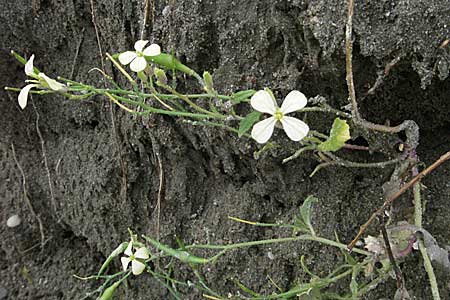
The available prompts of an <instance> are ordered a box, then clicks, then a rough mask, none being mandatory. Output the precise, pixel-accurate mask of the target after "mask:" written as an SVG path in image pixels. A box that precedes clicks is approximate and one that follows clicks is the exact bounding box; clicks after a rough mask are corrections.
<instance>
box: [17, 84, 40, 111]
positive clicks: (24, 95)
mask: <svg viewBox="0 0 450 300" xmlns="http://www.w3.org/2000/svg"><path fill="white" fill-rule="evenodd" d="M36 86H38V85H37V84H29V85H27V86H25V87H24V88H23V89H21V90H20V93H19V98H18V99H19V106H20V108H22V109H24V108H25V107H26V106H27V102H28V93H29V92H30V90H31V89H32V88H34V87H36Z"/></svg>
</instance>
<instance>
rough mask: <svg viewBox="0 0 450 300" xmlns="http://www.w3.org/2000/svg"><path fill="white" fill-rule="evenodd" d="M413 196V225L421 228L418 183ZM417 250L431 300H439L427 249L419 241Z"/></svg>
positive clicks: (420, 199) (420, 200) (420, 202)
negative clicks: (426, 277) (429, 287)
mask: <svg viewBox="0 0 450 300" xmlns="http://www.w3.org/2000/svg"><path fill="white" fill-rule="evenodd" d="M417 173H418V171H417V166H415V167H414V168H413V175H417ZM413 194H414V224H415V225H416V226H417V227H419V228H422V213H423V210H422V197H421V193H420V182H418V183H416V184H414V186H413ZM419 250H420V253H421V254H422V258H423V266H424V268H425V271H426V272H427V275H428V280H429V282H430V286H431V294H432V295H433V300H440V299H441V297H440V295H439V287H438V284H437V280H436V275H435V274H434V270H433V265H432V264H431V260H430V257H429V256H428V253H427V249H426V247H425V245H424V243H423V240H419Z"/></svg>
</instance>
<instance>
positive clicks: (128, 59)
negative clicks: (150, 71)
mask: <svg viewBox="0 0 450 300" xmlns="http://www.w3.org/2000/svg"><path fill="white" fill-rule="evenodd" d="M147 43H148V41H143V40H139V41H137V42H136V43H135V44H134V49H135V50H136V51H135V52H133V51H126V52H124V53H121V54H120V55H119V61H120V63H121V64H122V65H128V64H129V63H131V64H130V69H131V70H132V71H134V72H141V71H143V70H144V69H145V67H147V61H146V60H145V57H144V56H157V55H160V54H161V47H159V45H158V44H151V45H150V46H148V47H147V48H145V49H144V47H145V45H147Z"/></svg>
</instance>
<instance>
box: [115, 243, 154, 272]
mask: <svg viewBox="0 0 450 300" xmlns="http://www.w3.org/2000/svg"><path fill="white" fill-rule="evenodd" d="M132 248H133V242H132V241H130V242H129V243H128V247H127V249H125V252H124V253H125V254H126V255H127V256H128V257H121V258H120V261H121V262H122V267H123V270H124V271H126V270H127V269H128V265H129V264H130V262H131V272H133V274H134V275H139V274H141V273H142V272H144V270H145V264H144V263H143V262H141V261H140V260H145V259H148V258H149V255H148V250H147V248H145V247H141V248H139V249H137V250H136V252H135V253H134V254H133V250H132Z"/></svg>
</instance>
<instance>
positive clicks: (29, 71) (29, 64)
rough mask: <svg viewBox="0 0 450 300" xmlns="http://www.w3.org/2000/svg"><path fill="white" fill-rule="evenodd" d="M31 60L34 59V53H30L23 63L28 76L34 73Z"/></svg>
mask: <svg viewBox="0 0 450 300" xmlns="http://www.w3.org/2000/svg"><path fill="white" fill-rule="evenodd" d="M33 61H34V54H33V55H31V57H30V59H29V60H28V61H27V63H26V64H25V74H27V75H28V76H30V75H32V74H34V70H33Z"/></svg>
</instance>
